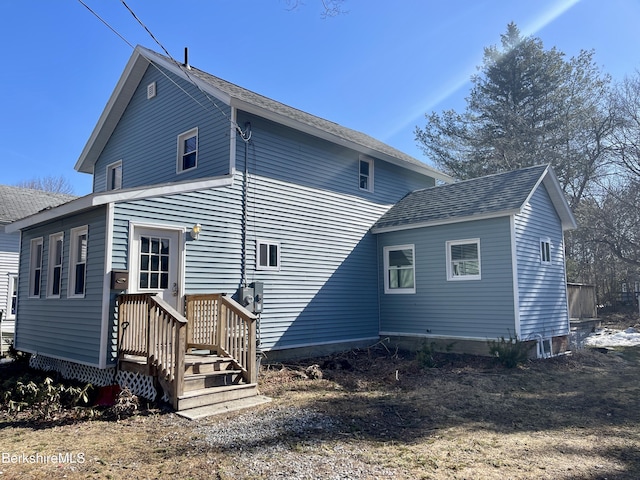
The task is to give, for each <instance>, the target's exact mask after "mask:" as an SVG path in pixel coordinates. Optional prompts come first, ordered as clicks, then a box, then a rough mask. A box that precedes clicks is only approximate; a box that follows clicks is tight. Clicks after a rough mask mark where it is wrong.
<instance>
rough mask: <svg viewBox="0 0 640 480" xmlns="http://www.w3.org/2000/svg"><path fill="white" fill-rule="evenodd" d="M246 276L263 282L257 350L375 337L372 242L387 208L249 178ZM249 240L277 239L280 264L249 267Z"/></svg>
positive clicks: (252, 262) (252, 245)
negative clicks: (374, 226) (275, 267)
mask: <svg viewBox="0 0 640 480" xmlns="http://www.w3.org/2000/svg"><path fill="white" fill-rule="evenodd" d="M249 192H250V195H249V212H250V220H249V231H248V240H249V241H248V247H249V249H248V254H249V255H248V265H249V267H250V270H249V275H248V281H249V282H252V281H254V280H259V281H263V282H264V312H263V314H262V319H261V334H262V346H263V348H264V349H265V350H269V349H284V348H293V347H298V346H305V345H313V344H322V343H332V342H344V341H349V340H357V339H364V338H375V337H377V335H378V305H377V303H378V302H377V265H376V262H375V258H376V240H375V237H374V236H373V235H372V234H371V233H369V228H370V226H371V225H372V224H373V223H374V222H375V220H376V219H377V218H378V217H380V216H381V215H382V214H383V213H384V212H385V211H386V210H387V208H388V206H383V205H376V204H373V203H371V202H368V201H366V200H365V199H363V198H359V197H357V196H349V195H344V194H338V193H335V192H330V191H326V190H320V189H313V188H309V187H305V186H301V185H295V184H292V183H288V182H283V181H280V180H274V179H269V178H264V177H257V178H256V177H253V178H252V179H251V183H250V187H249ZM256 239H263V240H267V241H273V242H278V243H279V244H280V249H281V251H280V262H281V265H280V270H279V271H262V270H257V271H256V268H255V267H256Z"/></svg>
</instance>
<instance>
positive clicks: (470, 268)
mask: <svg viewBox="0 0 640 480" xmlns="http://www.w3.org/2000/svg"><path fill="white" fill-rule="evenodd" d="M480 278H481V276H480V239H479V238H474V239H471V240H453V241H449V242H447V280H480Z"/></svg>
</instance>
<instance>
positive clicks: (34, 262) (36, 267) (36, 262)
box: [29, 237, 44, 298]
mask: <svg viewBox="0 0 640 480" xmlns="http://www.w3.org/2000/svg"><path fill="white" fill-rule="evenodd" d="M43 243H44V241H43V239H42V237H39V238H34V239H32V240H31V249H30V257H29V297H32V298H34V297H35V298H39V297H40V287H41V285H42V248H43Z"/></svg>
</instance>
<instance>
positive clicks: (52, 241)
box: [46, 232, 64, 298]
mask: <svg viewBox="0 0 640 480" xmlns="http://www.w3.org/2000/svg"><path fill="white" fill-rule="evenodd" d="M58 241H59V242H60V244H61V245H60V264H59V265H60V284H59V285H58V288H59V291H58V293H57V294H54V293H53V283H54V282H53V275H54V270H55V267H56V266H57V265H58V264H57V263H53V261H54V260H55V258H54V257H55V255H54V254H55V251H54V249H55V246H56V245H57V243H58ZM48 253H49V258H48V259H47V293H46V298H60V295H61V294H62V279H63V278H64V275H63V273H64V268H63V267H64V232H57V233H52V234H51V235H49V248H48Z"/></svg>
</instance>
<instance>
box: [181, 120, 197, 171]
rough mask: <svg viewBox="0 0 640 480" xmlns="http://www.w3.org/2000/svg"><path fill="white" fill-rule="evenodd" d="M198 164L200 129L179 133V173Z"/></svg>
mask: <svg viewBox="0 0 640 480" xmlns="http://www.w3.org/2000/svg"><path fill="white" fill-rule="evenodd" d="M197 165H198V129H197V128H194V129H192V130H189V131H188V132H184V133H183V134H181V135H178V173H180V172H184V171H186V170H190V169H192V168H196V166H197Z"/></svg>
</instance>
